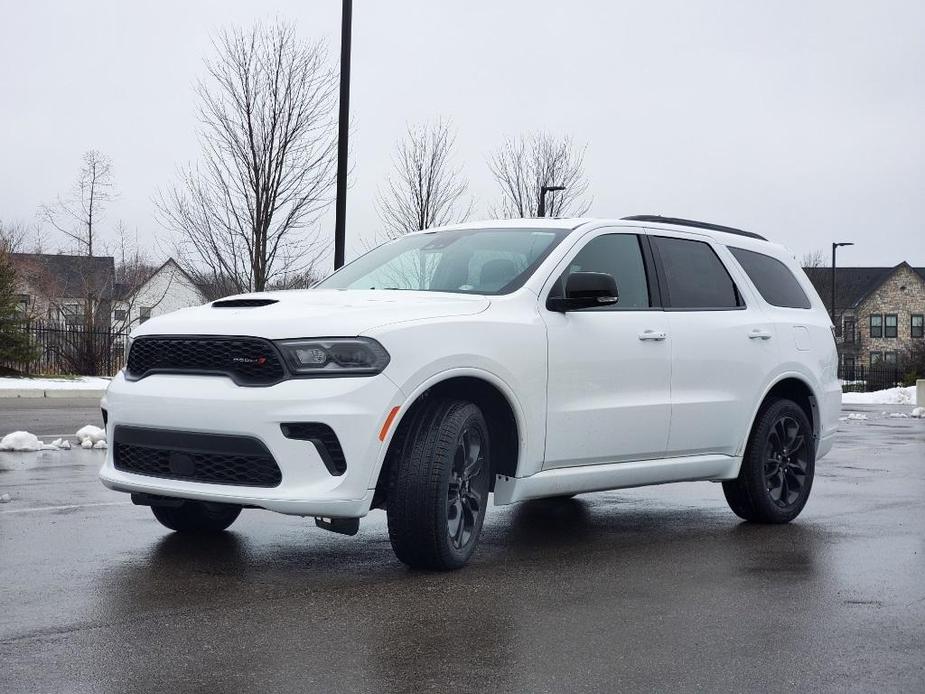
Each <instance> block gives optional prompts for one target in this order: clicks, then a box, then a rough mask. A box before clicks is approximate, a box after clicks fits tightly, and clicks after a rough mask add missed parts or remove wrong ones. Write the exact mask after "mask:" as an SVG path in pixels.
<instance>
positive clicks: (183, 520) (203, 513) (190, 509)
mask: <svg viewBox="0 0 925 694" xmlns="http://www.w3.org/2000/svg"><path fill="white" fill-rule="evenodd" d="M151 511H152V512H153V513H154V517H155V518H157V520H158V521H160V523H161V525H163V526H164V527H167V528H170V529H171V530H175V531H176V532H178V533H220V532H222V531H223V530H226V529H227V528H228V527H229V526H230V525H231V524H232V523H234V522H235V520H237V518H238V516H239V515H240V514H241V507H240V506H234V505H233V504H212V503H207V502H204V501H185V502H183V505H182V506H152V507H151Z"/></svg>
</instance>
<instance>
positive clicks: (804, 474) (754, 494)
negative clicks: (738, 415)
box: [723, 398, 816, 523]
mask: <svg viewBox="0 0 925 694" xmlns="http://www.w3.org/2000/svg"><path fill="white" fill-rule="evenodd" d="M815 467H816V447H815V439H814V437H813V427H812V424H810V421H809V418H808V417H807V416H806V413H805V412H804V411H803V409H802V408H801V407H800V406H799V405H797V404H796V403H795V402H793V401H792V400H786V399H783V398H781V399H775V400H772V401H771V402H769V403H768V404H767V405H765V407H764V408H763V409H762V410H761V412H760V413H759V415H758V418H757V420H756V421H755V425H754V427H753V428H752V434H751V437H750V438H749V440H748V445H747V446H746V448H745V456H744V457H743V458H742V468H741V470H739V476H738V477H737V478H736V479H734V480H730V481H728V482H723V493H724V494H725V496H726V501H727V502H728V503H729V507H730V508H731V509H732V510H733V511H734V512H735V514H736V515H737V516H739V517H740V518H744V519H745V520H748V521H754V522H757V523H787V522H789V521H791V520H793V519H794V518H796V517H797V516H798V515H799V514H800V511H802V510H803V507H804V506H805V505H806V501H807V500H808V499H809V492H810V490H811V489H812V486H813V474H814V472H815Z"/></svg>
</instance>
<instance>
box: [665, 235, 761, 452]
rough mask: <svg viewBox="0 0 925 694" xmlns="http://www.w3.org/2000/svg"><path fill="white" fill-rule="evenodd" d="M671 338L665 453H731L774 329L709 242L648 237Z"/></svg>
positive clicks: (740, 434) (751, 402)
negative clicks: (669, 408) (669, 409)
mask: <svg viewBox="0 0 925 694" xmlns="http://www.w3.org/2000/svg"><path fill="white" fill-rule="evenodd" d="M650 240H651V244H652V249H653V252H654V256H655V259H656V264H657V268H658V271H659V283H660V288H661V296H662V300H663V303H664V306H665V314H666V316H667V318H668V331H669V334H670V335H671V340H672V364H671V433H670V434H669V437H668V446H667V451H666V453H667V455H668V456H684V455H698V454H708V453H719V454H724V455H735V454H736V452H737V449H738V447H739V445H740V443H741V442H742V441H743V439H744V433H745V432H746V430H747V427H748V425H749V424H750V421H749V420H750V418H751V416H752V413H753V406H754V403H755V398H756V396H757V395H758V394H759V393H760V391H761V390H762V388H763V387H764V384H765V383H767V379H768V377H769V374H770V373H771V371H772V370H773V369H774V367H775V365H776V364H777V361H778V359H777V346H776V342H775V339H774V338H775V330H774V325H773V323H772V322H771V320H770V317H769V316H768V315H767V314H766V313H765V312H764V309H763V308H762V307H761V306H760V305H759V304H758V302H757V301H752V302H746V301H745V297H744V296H743V294H742V292H741V291H740V289H739V287H738V286H737V284H736V282H735V281H734V279H733V277H732V276H731V275H730V272H729V270H728V269H727V267H726V266H725V265H724V263H723V262H722V260H721V259H720V256H719V255H718V254H717V250H716V249H715V248H714V247H713V244H712V243H711V242H710V241H709V240H708V239H706V238H703V239H702V240H701V239H691V238H684V237H679V236H671V235H669V234H667V233H666V234H665V235H664V236H663V235H661V233H659V234H658V235H656V234H654V233H653V234H652V236H650Z"/></svg>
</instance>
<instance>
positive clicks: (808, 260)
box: [800, 248, 828, 268]
mask: <svg viewBox="0 0 925 694" xmlns="http://www.w3.org/2000/svg"><path fill="white" fill-rule="evenodd" d="M800 265H801V266H802V267H804V268H807V267H812V268H816V267H828V264H827V263H826V259H825V253H824V252H822V251H821V250H819V249H818V248H817V249H816V250H814V251H810V252H809V253H804V254H803V257H802V258H801V259H800Z"/></svg>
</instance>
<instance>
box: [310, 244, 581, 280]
mask: <svg viewBox="0 0 925 694" xmlns="http://www.w3.org/2000/svg"><path fill="white" fill-rule="evenodd" d="M567 234H568V230H567V229H549V230H547V229H542V230H540V229H466V230H463V231H440V232H431V233H426V234H412V235H410V236H403V237H402V238H400V239H397V240H395V241H391V242H389V243H386V244H383V245H382V246H379V247H378V248H376V249H375V250H372V251H370V252H369V253H367V254H366V255H364V256H361V257H360V258H357V259H356V260H354V261H353V262H352V263H350V264H349V265H346V266H344V267H343V268H341V269H340V270H338V271H337V272H335V273H334V274H333V275H331V276H330V277H328V278H327V279H326V280H325V281H324V282H322V283H321V284H319V285H318V286H319V288H322V289H410V290H418V291H427V292H456V293H464V294H507V293H508V292H512V291H514V290H515V289H517V288H518V287H520V286H521V285H523V283H524V282H526V281H527V278H528V277H529V276H530V275H531V274H532V273H533V271H534V270H535V269H536V267H537V266H538V265H539V264H540V263H541V262H542V261H543V259H544V258H545V257H546V256H547V255H549V252H550V251H552V249H553V248H555V246H556V244H558V243H559V242H560V241H561V240H562V239H563V238H565V236H566V235H567Z"/></svg>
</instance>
